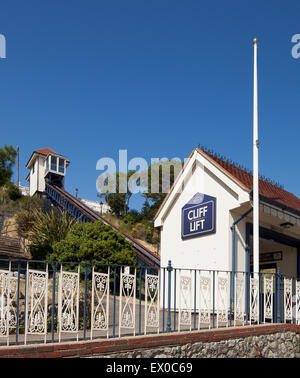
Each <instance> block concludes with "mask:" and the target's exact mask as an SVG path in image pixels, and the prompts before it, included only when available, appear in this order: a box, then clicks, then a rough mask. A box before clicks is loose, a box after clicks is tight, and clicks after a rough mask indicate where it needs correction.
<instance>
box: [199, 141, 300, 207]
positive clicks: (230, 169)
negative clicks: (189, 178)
mask: <svg viewBox="0 0 300 378" xmlns="http://www.w3.org/2000/svg"><path fill="white" fill-rule="evenodd" d="M197 151H198V152H199V153H201V154H203V155H206V156H207V157H208V158H209V159H210V160H213V161H214V162H215V163H216V164H217V165H218V166H219V167H221V168H222V169H223V170H225V171H226V172H227V173H228V174H229V175H230V176H231V177H232V178H233V179H235V180H236V181H237V182H239V183H241V184H242V185H243V186H244V187H245V188H247V189H248V190H249V191H251V190H253V176H252V175H251V174H250V173H248V172H246V171H244V170H243V169H241V168H238V167H235V166H234V165H232V164H230V163H228V162H226V161H224V160H222V159H220V158H218V157H215V156H213V155H211V154H209V153H207V152H205V151H203V150H201V149H199V148H197ZM226 172H225V173H226ZM259 194H260V196H263V197H265V198H267V199H269V200H271V201H275V202H278V203H280V204H281V205H284V206H287V207H289V208H291V209H295V210H297V211H300V199H299V198H298V197H296V196H295V195H294V194H292V193H290V192H288V191H287V190H284V189H282V188H279V187H277V186H275V185H273V184H271V183H269V182H266V181H264V180H263V179H259Z"/></svg>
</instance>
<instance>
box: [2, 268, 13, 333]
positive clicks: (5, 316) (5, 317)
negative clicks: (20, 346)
mask: <svg viewBox="0 0 300 378" xmlns="http://www.w3.org/2000/svg"><path fill="white" fill-rule="evenodd" d="M10 279H11V272H10V271H4V270H0V337H6V338H7V340H8V336H9V328H10V327H9V308H10Z"/></svg>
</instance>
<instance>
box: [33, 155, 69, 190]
mask: <svg viewBox="0 0 300 378" xmlns="http://www.w3.org/2000/svg"><path fill="white" fill-rule="evenodd" d="M69 164H70V162H69V160H68V159H67V158H66V157H64V156H62V155H59V154H57V153H56V152H55V151H53V150H51V149H50V148H44V149H41V150H35V151H34V152H33V153H32V155H31V157H30V159H29V160H28V162H27V164H26V168H27V169H29V170H30V172H29V174H28V176H27V177H26V181H28V182H29V188H30V189H29V193H30V195H31V196H33V195H34V194H38V195H40V194H42V193H44V192H45V183H46V180H47V179H49V180H51V182H52V183H55V185H57V186H59V187H63V186H64V178H65V175H66V168H67V166H68V165H69Z"/></svg>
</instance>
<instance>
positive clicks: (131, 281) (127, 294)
mask: <svg viewBox="0 0 300 378" xmlns="http://www.w3.org/2000/svg"><path fill="white" fill-rule="evenodd" d="M126 269H127V268H126V267H125V270H126ZM129 271H130V270H129V269H127V271H125V273H123V271H122V269H121V279H120V302H119V336H120V335H121V329H122V328H125V329H128V328H129V329H132V330H133V335H135V310H136V308H135V305H136V269H135V270H134V274H130V273H129Z"/></svg>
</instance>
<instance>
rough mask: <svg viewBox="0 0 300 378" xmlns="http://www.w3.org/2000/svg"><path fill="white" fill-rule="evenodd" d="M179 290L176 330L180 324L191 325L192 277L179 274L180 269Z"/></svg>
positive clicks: (179, 327)
mask: <svg viewBox="0 0 300 378" xmlns="http://www.w3.org/2000/svg"><path fill="white" fill-rule="evenodd" d="M179 282H180V291H179V321H178V330H179V331H180V329H181V327H182V326H188V327H189V328H190V329H191V327H192V278H191V276H190V275H189V276H187V275H181V271H180V281H179Z"/></svg>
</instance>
